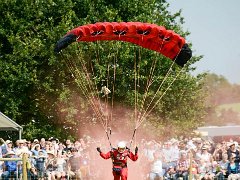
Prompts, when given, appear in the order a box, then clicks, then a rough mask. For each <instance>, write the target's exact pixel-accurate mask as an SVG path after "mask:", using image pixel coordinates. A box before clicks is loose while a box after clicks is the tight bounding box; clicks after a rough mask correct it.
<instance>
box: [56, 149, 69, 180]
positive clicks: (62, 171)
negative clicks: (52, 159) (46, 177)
mask: <svg viewBox="0 0 240 180" xmlns="http://www.w3.org/2000/svg"><path fill="white" fill-rule="evenodd" d="M66 164H67V162H66V160H65V158H64V156H63V155H62V151H58V152H57V158H56V175H55V176H56V178H57V179H61V178H64V177H65V176H66V169H67V168H66Z"/></svg>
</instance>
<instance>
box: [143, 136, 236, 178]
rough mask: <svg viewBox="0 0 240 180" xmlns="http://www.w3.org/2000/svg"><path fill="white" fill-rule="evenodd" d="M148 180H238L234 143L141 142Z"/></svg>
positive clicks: (193, 139) (196, 139) (174, 140)
mask: <svg viewBox="0 0 240 180" xmlns="http://www.w3.org/2000/svg"><path fill="white" fill-rule="evenodd" d="M141 144H144V145H143V146H144V147H143V154H144V158H143V159H142V161H145V162H149V164H148V165H146V169H147V172H149V174H148V179H150V180H154V179H155V178H156V177H158V178H159V179H173V180H174V179H183V180H188V179H195V180H202V179H205V180H206V179H209V180H210V179H219V180H223V179H240V169H239V146H238V142H237V141H233V140H229V141H222V142H213V141H212V140H203V139H201V138H191V139H190V138H189V139H188V138H186V139H184V140H177V139H170V140H168V141H165V142H164V143H161V142H156V141H146V142H144V141H142V143H141Z"/></svg>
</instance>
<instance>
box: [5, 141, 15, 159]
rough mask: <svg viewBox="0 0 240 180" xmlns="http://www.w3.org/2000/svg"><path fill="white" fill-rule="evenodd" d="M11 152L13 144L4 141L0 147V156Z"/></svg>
mask: <svg viewBox="0 0 240 180" xmlns="http://www.w3.org/2000/svg"><path fill="white" fill-rule="evenodd" d="M12 150H13V143H12V141H10V140H6V141H5V143H4V144H3V146H2V156H3V157H5V156H6V154H7V153H8V152H10V151H12Z"/></svg>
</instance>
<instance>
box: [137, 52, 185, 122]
mask: <svg viewBox="0 0 240 180" xmlns="http://www.w3.org/2000/svg"><path fill="white" fill-rule="evenodd" d="M179 53H180V51H179V52H178V54H177V56H176V57H175V59H174V60H173V62H172V63H171V66H170V68H169V69H168V72H167V74H166V75H165V77H164V79H163V81H162V82H161V84H160V86H159V88H158V90H157V91H156V93H155V95H154V97H153V98H152V100H151V102H150V103H149V105H148V107H147V108H146V110H145V112H144V114H143V116H142V117H141V120H140V123H139V125H138V127H139V126H140V125H141V124H142V122H143V121H144V120H145V118H146V117H147V116H149V114H150V113H151V112H152V110H153V109H154V108H155V107H156V106H157V104H158V103H159V102H160V101H161V99H162V98H163V96H164V95H165V94H166V93H167V91H168V90H169V89H170V87H171V86H172V84H173V83H174V82H175V81H176V80H177V78H178V77H179V75H180V74H181V73H182V72H183V70H184V67H183V68H181V70H180V71H179V72H178V74H177V75H176V76H175V78H174V79H173V80H172V82H171V83H170V84H169V85H168V87H167V88H166V90H165V91H164V92H163V94H162V95H161V96H160V97H159V98H158V100H157V101H156V103H155V104H154V105H153V107H152V108H151V109H150V110H149V111H148V109H149V108H150V105H151V103H152V102H153V100H154V99H155V97H156V95H157V93H158V92H159V91H160V89H161V87H162V85H163V83H164V82H165V81H166V79H167V77H168V76H169V75H170V73H171V70H172V67H173V64H174V63H175V60H176V59H177V57H178V55H179Z"/></svg>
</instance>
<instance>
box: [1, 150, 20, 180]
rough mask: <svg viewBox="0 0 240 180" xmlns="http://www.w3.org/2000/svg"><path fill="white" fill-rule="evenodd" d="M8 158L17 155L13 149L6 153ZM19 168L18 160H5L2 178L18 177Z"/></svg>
mask: <svg viewBox="0 0 240 180" xmlns="http://www.w3.org/2000/svg"><path fill="white" fill-rule="evenodd" d="M6 157H7V158H14V157H16V155H15V153H14V152H13V151H9V152H8V153H7V154H6ZM17 169H18V162H17V161H5V162H4V165H3V173H2V175H1V177H2V179H3V180H4V179H9V178H17V177H18V176H19V174H17V173H18V172H17Z"/></svg>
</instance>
